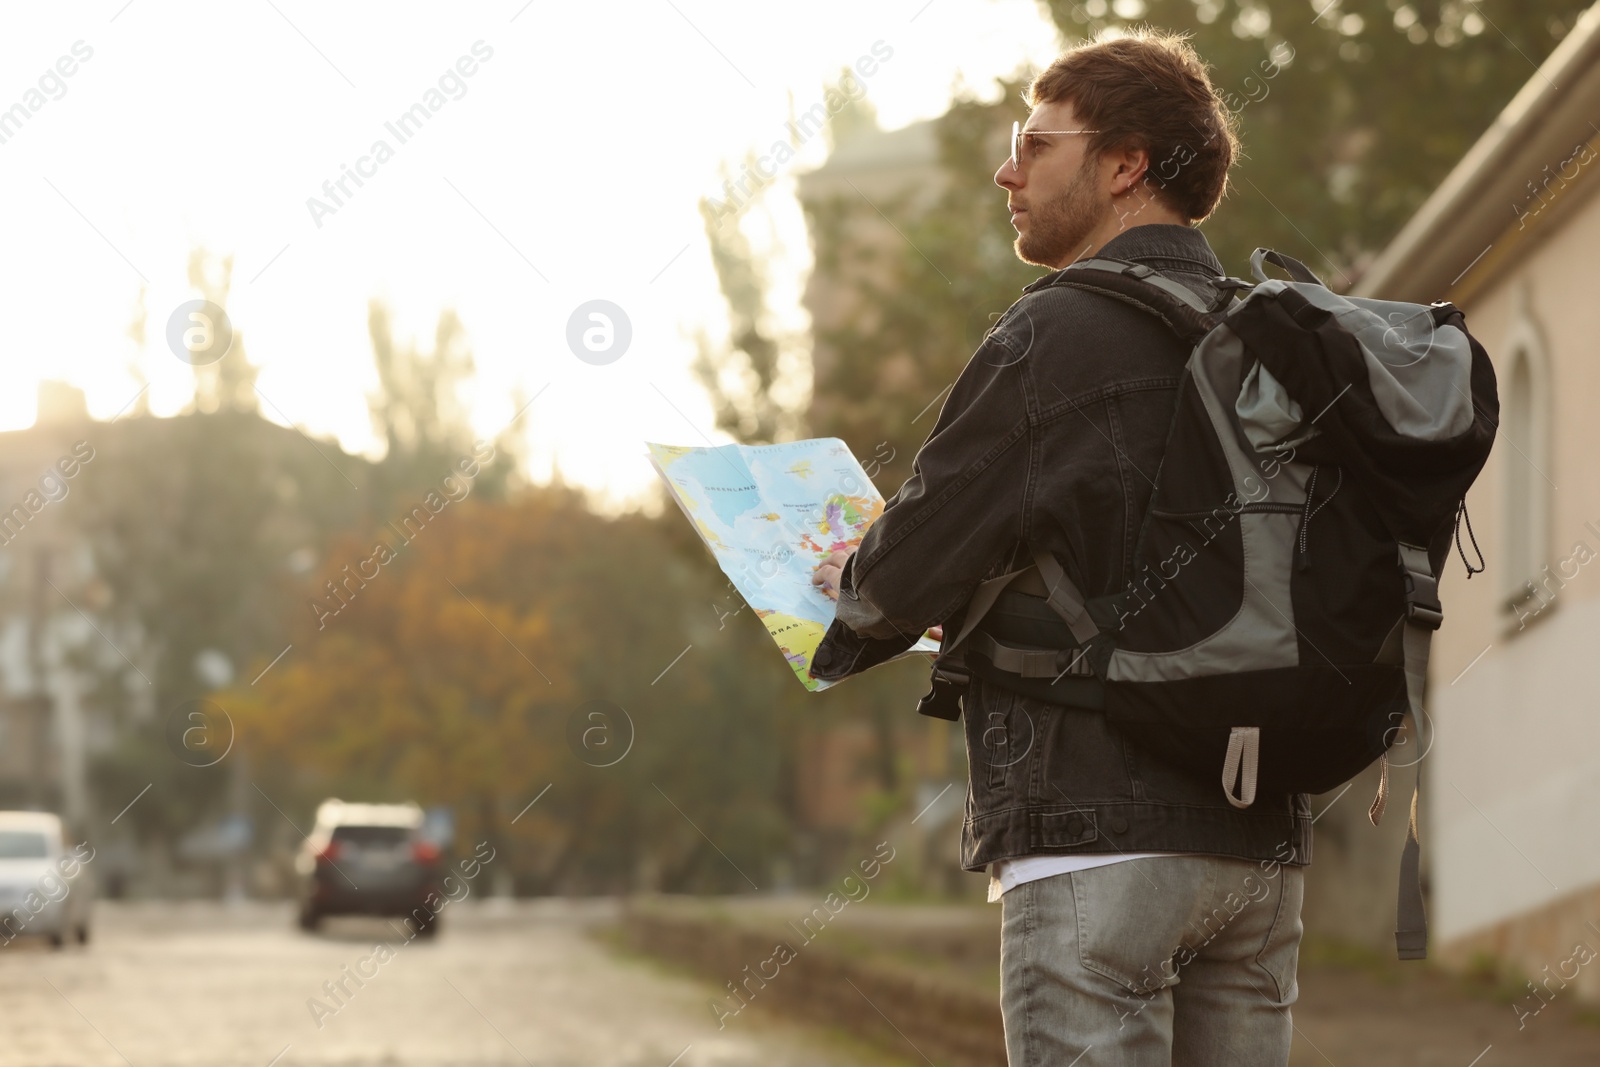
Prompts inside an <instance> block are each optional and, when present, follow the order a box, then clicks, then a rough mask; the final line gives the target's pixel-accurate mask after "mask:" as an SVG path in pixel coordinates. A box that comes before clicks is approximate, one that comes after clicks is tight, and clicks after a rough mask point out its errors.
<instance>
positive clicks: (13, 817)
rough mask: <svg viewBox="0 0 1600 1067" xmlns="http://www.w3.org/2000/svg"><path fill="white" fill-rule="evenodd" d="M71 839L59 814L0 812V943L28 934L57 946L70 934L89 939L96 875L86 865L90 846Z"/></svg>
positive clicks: (91, 857) (91, 850)
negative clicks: (47, 940) (72, 841)
mask: <svg viewBox="0 0 1600 1067" xmlns="http://www.w3.org/2000/svg"><path fill="white" fill-rule="evenodd" d="M70 840H71V839H70V836H69V835H68V833H67V830H66V827H65V826H64V825H63V824H62V821H61V817H60V816H59V815H52V814H49V813H48V812H42V811H0V947H4V946H5V945H8V944H10V943H11V942H12V941H13V940H15V939H16V938H18V937H26V936H43V937H48V938H49V939H50V944H52V945H53V946H55V947H57V948H60V947H61V946H62V945H63V944H65V943H66V940H67V938H68V937H69V936H70V937H75V938H77V939H78V943H79V944H83V943H85V942H87V941H88V940H89V911H90V907H91V905H92V903H93V897H94V880H93V879H92V878H90V877H89V876H88V875H87V874H86V873H85V872H84V866H85V865H86V864H87V863H88V862H89V861H90V860H92V859H94V849H93V848H91V847H90V846H89V844H88V843H87V842H81V843H69V842H70Z"/></svg>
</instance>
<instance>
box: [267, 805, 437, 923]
mask: <svg viewBox="0 0 1600 1067" xmlns="http://www.w3.org/2000/svg"><path fill="white" fill-rule="evenodd" d="M295 870H296V872H297V873H298V874H299V875H300V878H299V893H298V896H299V903H300V927H301V929H303V930H315V929H317V928H318V927H319V926H320V925H321V923H322V920H323V919H324V918H325V917H326V916H329V915H392V916H401V917H406V918H410V919H411V920H412V922H413V925H414V926H415V928H416V930H417V933H418V934H419V935H421V936H425V937H431V936H432V935H433V934H435V933H437V932H438V929H439V917H438V914H437V908H438V905H439V903H440V901H439V897H438V892H439V878H440V874H441V857H440V850H439V847H438V846H437V845H436V844H434V843H433V842H431V841H429V840H427V839H426V838H425V837H423V835H422V809H421V808H420V807H418V806H417V805H416V804H351V803H346V802H345V801H342V800H325V801H323V802H322V803H321V804H320V805H318V807H317V821H316V825H315V826H314V827H313V828H312V830H311V836H310V837H308V838H306V840H305V843H304V844H303V845H301V846H300V853H299V855H297V856H296V857H295ZM430 896H431V897H432V898H433V904H434V906H433V907H429V906H428V899H429V897H430Z"/></svg>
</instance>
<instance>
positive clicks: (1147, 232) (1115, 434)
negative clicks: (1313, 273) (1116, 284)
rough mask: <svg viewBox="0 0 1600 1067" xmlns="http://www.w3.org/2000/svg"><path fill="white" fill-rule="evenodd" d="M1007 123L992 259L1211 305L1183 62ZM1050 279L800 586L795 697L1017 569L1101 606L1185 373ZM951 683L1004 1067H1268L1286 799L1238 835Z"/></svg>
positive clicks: (1214, 800) (1068, 75)
mask: <svg viewBox="0 0 1600 1067" xmlns="http://www.w3.org/2000/svg"><path fill="white" fill-rule="evenodd" d="M1029 103H1030V105H1031V108H1032V111H1031V114H1030V116H1029V118H1028V120H1027V122H1026V123H1025V124H1024V129H1023V131H1022V134H1021V136H1020V138H1018V139H1017V140H1016V142H1014V143H1013V148H1012V158H1011V159H1009V160H1007V161H1006V162H1005V163H1002V164H1001V166H1000V169H999V170H998V171H997V172H996V173H995V183H996V184H997V185H999V186H1000V187H1001V188H1003V189H1004V190H1006V193H1007V196H1008V207H1009V208H1010V211H1011V218H1012V223H1013V225H1014V226H1015V227H1016V230H1017V239H1016V253H1017V255H1018V256H1019V257H1020V258H1021V259H1023V260H1024V261H1026V262H1028V263H1033V264H1037V265H1039V266H1043V267H1049V268H1056V269H1060V268H1064V267H1066V266H1067V265H1068V264H1070V263H1072V262H1074V261H1076V260H1078V259H1082V258H1087V257H1089V256H1098V257H1104V258H1110V259H1119V260H1126V261H1131V262H1134V263H1139V264H1143V265H1145V266H1148V267H1150V268H1152V269H1154V270H1156V271H1159V272H1160V273H1161V274H1163V275H1164V276H1165V277H1167V278H1168V279H1171V280H1173V281H1176V282H1178V283H1179V284H1182V285H1185V286H1187V287H1189V288H1190V289H1191V290H1193V291H1194V292H1195V293H1196V294H1197V295H1198V296H1200V297H1201V298H1202V299H1204V300H1206V301H1207V302H1208V303H1209V302H1211V301H1213V300H1215V299H1216V297H1217V296H1218V289H1217V286H1216V284H1215V281H1216V279H1218V278H1220V277H1221V276H1223V275H1224V271H1223V269H1222V264H1221V263H1220V262H1218V260H1217V258H1216V256H1215V255H1214V254H1213V252H1212V251H1211V248H1210V245H1209V244H1208V243H1207V242H1206V239H1205V238H1204V237H1203V236H1202V235H1201V234H1200V232H1199V231H1198V230H1197V229H1195V228H1194V226H1195V224H1196V223H1198V222H1199V221H1200V220H1202V219H1204V218H1205V217H1206V216H1207V215H1209V214H1210V213H1211V211H1212V210H1213V209H1214V208H1215V207H1216V205H1217V203H1218V202H1219V201H1220V200H1221V198H1222V196H1223V193H1224V191H1225V189H1226V185H1227V173H1228V169H1229V167H1230V166H1231V164H1232V162H1233V159H1234V156H1235V154H1236V151H1237V147H1238V144H1237V141H1236V140H1235V137H1234V133H1233V130H1232V127H1231V116H1230V115H1229V113H1228V111H1227V109H1226V108H1225V107H1224V106H1223V104H1222V102H1221V101H1220V99H1219V98H1218V95H1217V93H1216V91H1215V90H1214V88H1213V87H1212V85H1211V82H1210V80H1209V79H1208V77H1207V75H1206V72H1205V67H1204V64H1203V63H1202V62H1201V60H1200V59H1199V57H1198V56H1196V55H1195V53H1194V51H1193V50H1192V49H1191V48H1190V47H1189V45H1188V44H1187V43H1186V42H1185V41H1184V40H1182V39H1181V38H1177V37H1172V36H1167V35H1162V34H1156V33H1139V34H1134V35H1132V36H1126V37H1120V38H1102V39H1100V40H1097V41H1095V42H1092V43H1088V44H1085V45H1083V46H1081V47H1077V48H1074V49H1072V50H1070V51H1068V52H1066V53H1064V54H1063V55H1061V56H1060V57H1059V58H1057V59H1056V60H1055V62H1053V63H1052V64H1051V65H1050V67H1049V68H1048V69H1047V70H1046V71H1044V73H1043V74H1041V75H1040V76H1039V77H1038V78H1037V79H1036V80H1035V81H1034V82H1033V84H1032V86H1031V87H1030V90H1029ZM1052 277H1054V275H1050V276H1047V277H1046V278H1043V279H1040V280H1039V281H1037V282H1034V283H1032V284H1030V285H1029V286H1027V287H1026V288H1025V289H1024V295H1023V296H1022V297H1021V299H1019V300H1018V301H1017V302H1016V304H1014V305H1013V306H1012V307H1011V309H1010V310H1009V311H1008V312H1007V313H1006V315H1005V316H1004V317H1003V318H1002V319H1001V320H1000V322H999V323H998V324H997V325H996V327H995V328H994V330H993V331H992V332H991V333H990V335H989V336H988V337H987V338H986V339H985V341H984V342H983V344H982V346H981V347H980V348H979V349H978V351H977V352H976V353H975V354H974V356H973V357H972V359H971V361H970V362H969V363H968V364H967V366H966V368H965V369H964V370H963V372H962V374H961V376H960V378H959V379H958V380H957V382H956V384H955V386H954V387H953V389H952V391H951V394H950V397H949V399H948V400H947V401H946V403H945V405H944V408H943V410H942V411H941V412H940V414H939V420H938V423H937V424H936V425H935V426H934V428H933V431H932V433H931V434H930V436H929V437H928V440H927V441H926V442H925V443H924V445H923V446H922V449H921V450H920V451H919V452H918V454H917V456H916V459H915V461H914V462H913V472H912V475H911V477H910V478H909V479H908V480H907V481H906V483H905V484H904V485H903V486H902V487H901V489H900V491H899V492H898V493H896V494H895V495H894V497H893V498H892V499H891V500H890V501H889V504H888V507H887V509H886V511H885V513H884V515H883V517H882V518H881V519H880V520H879V521H878V522H877V523H876V524H875V525H874V526H873V527H872V528H871V530H870V531H869V532H868V533H867V535H866V536H865V537H864V538H863V539H862V542H861V545H860V549H859V551H857V552H853V553H843V552H841V553H835V554H834V556H833V557H832V558H831V559H830V560H829V561H828V562H827V563H825V564H823V565H822V566H821V567H819V568H818V570H817V572H816V574H815V576H814V578H813V581H814V582H815V583H817V584H820V585H822V586H823V587H824V588H825V589H827V590H828V591H829V593H830V595H833V596H835V597H836V598H837V599H838V602H839V606H838V616H837V619H836V621H835V622H834V624H833V625H832V626H831V627H830V629H829V631H828V634H827V636H826V638H825V639H824V641H823V643H822V645H821V647H820V648H819V649H818V652H817V655H816V657H815V662H814V664H813V668H812V669H813V673H814V674H815V675H816V676H817V677H822V678H828V679H837V678H842V677H846V676H848V675H850V674H854V673H858V672H859V671H862V670H865V669H867V668H868V667H871V666H873V665H875V664H877V663H881V662H883V661H885V660H886V659H889V658H891V657H892V656H894V655H896V654H898V653H900V652H902V651H904V650H905V649H906V648H907V647H909V645H910V644H911V642H912V639H913V637H914V636H915V635H917V634H920V633H921V632H922V631H923V630H925V629H927V628H928V627H930V626H934V625H936V624H945V627H946V630H947V632H948V633H949V635H950V637H954V635H955V632H956V630H955V628H956V627H958V626H959V625H960V621H961V619H962V616H963V614H964V608H965V606H966V605H967V603H968V601H969V599H970V598H971V597H972V595H973V591H974V590H975V589H976V588H977V587H978V585H979V583H980V582H981V581H983V580H985V579H988V578H993V577H996V576H998V575H1001V574H1006V573H1009V572H1011V571H1015V570H1019V569H1021V568H1024V567H1026V566H1028V563H1029V561H1030V559H1031V558H1032V557H1031V552H1032V551H1033V550H1034V549H1044V550H1046V551H1048V552H1050V553H1052V554H1053V555H1054V556H1055V558H1056V559H1057V560H1058V561H1059V562H1060V563H1061V565H1062V566H1063V567H1064V568H1065V571H1066V574H1067V576H1068V577H1069V578H1070V579H1071V580H1072V581H1073V583H1074V584H1075V585H1076V586H1077V588H1078V589H1079V590H1081V591H1082V593H1083V594H1084V595H1085V596H1086V597H1096V596H1102V595H1107V594H1112V593H1115V592H1117V591H1118V590H1120V589H1124V588H1126V587H1127V585H1128V582H1129V579H1130V575H1129V574H1128V570H1129V559H1130V556H1131V554H1132V552H1133V548H1134V542H1135V539H1136V537H1137V536H1138V533H1139V523H1140V521H1141V519H1142V518H1143V516H1144V513H1145V508H1146V505H1147V503H1148V501H1149V499H1150V494H1151V489H1152V481H1151V479H1152V478H1153V477H1154V476H1155V473H1156V470H1157V468H1158V467H1159V465H1160V463H1161V458H1162V452H1163V446H1164V438H1165V434H1166V431H1167V428H1168V425H1169V423H1170V421H1171V418H1172V413H1173V408H1174V404H1175V398H1176V391H1177V386H1178V383H1179V378H1180V375H1181V373H1182V370H1183V365H1184V362H1185V359H1186V358H1187V355H1188V350H1187V347H1186V346H1185V344H1184V343H1183V342H1182V341H1180V340H1179V339H1178V338H1177V337H1176V335H1174V334H1173V333H1172V332H1170V331H1169V330H1168V328H1167V327H1166V326H1165V325H1163V324H1162V323H1161V322H1160V321H1159V320H1157V319H1156V318H1154V317H1153V316H1151V315H1149V314H1147V313H1145V312H1143V311H1141V310H1139V309H1136V308H1134V307H1131V306H1128V305H1126V304H1123V303H1121V302H1119V301H1117V300H1114V299H1111V298H1109V297H1107V296H1105V295H1104V294H1100V293H1090V292H1084V291H1082V290H1076V289H1070V288H1063V287H1054V288H1050V287H1046V285H1045V283H1046V282H1048V281H1049V280H1050V279H1051V278H1052ZM1154 609H1155V608H1154V607H1153V608H1152V610H1154ZM985 618H987V616H986V617H985ZM968 664H969V667H970V669H971V671H972V673H973V675H974V677H973V678H972V681H971V684H970V686H969V688H968V689H967V691H966V693H965V695H964V697H963V698H962V708H963V717H964V719H965V733H966V743H967V753H968V772H969V779H970V785H969V790H968V794H967V805H966V818H965V821H964V825H963V827H962V836H961V862H962V866H963V867H964V868H965V869H967V870H969V871H975V872H977V871H983V870H985V869H986V868H987V869H988V871H989V873H990V876H991V889H990V899H991V900H994V899H997V898H998V899H999V900H1000V901H1001V906H1002V936H1001V1009H1002V1014H1003V1016H1004V1020H1005V1034H1006V1052H1007V1056H1008V1058H1009V1061H1010V1063H1011V1064H1012V1065H1013V1067H1023V1065H1027V1067H1034V1065H1042V1064H1051V1065H1060V1067H1066V1065H1068V1064H1072V1065H1076V1067H1096V1065H1140V1067H1147V1065H1152V1064H1168V1063H1171V1064H1180V1065H1191V1067H1193V1065H1223V1064H1226V1065H1228V1067H1246V1065H1282V1064H1285V1063H1287V1062H1288V1057H1289V1045H1290V1037H1291V1026H1290V1020H1289V1005H1290V1004H1292V1003H1293V1002H1294V1000H1295V998H1296V995H1297V986H1296V980H1295V970H1296V965H1297V962H1298V954H1299V942H1300V933H1301V925H1300V904H1301V895H1302V887H1303V877H1304V871H1303V867H1304V865H1305V864H1307V863H1308V862H1309V861H1310V844H1311V826H1310V811H1309V808H1308V805H1307V803H1306V798H1305V797H1304V796H1303V795H1295V796H1276V797H1272V796H1263V797H1258V798H1257V800H1256V802H1255V804H1253V805H1252V806H1251V807H1249V808H1248V809H1245V810H1237V809H1235V808H1234V807H1232V806H1231V805H1230V804H1229V803H1228V801H1227V799H1226V798H1225V796H1224V794H1223V792H1222V790H1221V789H1220V788H1219V787H1218V784H1217V782H1216V781H1215V780H1214V779H1207V780H1199V779H1196V778H1195V777H1193V776H1192V775H1190V774H1188V773H1186V772H1184V771H1181V770H1179V769H1176V768H1173V767H1171V766H1168V765H1167V764H1164V763H1163V762H1161V761H1159V760H1157V759H1156V758H1154V757H1153V756H1151V755H1150V754H1148V753H1147V752H1145V751H1142V750H1141V749H1140V748H1139V747H1138V746H1136V745H1134V744H1131V743H1129V742H1128V741H1127V740H1125V739H1124V738H1123V737H1122V736H1121V735H1120V734H1118V733H1116V732H1114V731H1113V730H1112V729H1111V728H1110V727H1109V726H1108V725H1107V723H1106V722H1105V720H1104V718H1103V717H1102V716H1101V715H1100V713H1099V712H1097V711H1095V710H1094V709H1093V707H1092V706H1073V705H1072V704H1071V703H1064V702H1059V701H1051V700H1046V699H1042V698H1041V697H1039V696H1036V695H1032V694H1030V693H1029V692H1026V691H1023V689H1024V688H1025V687H1021V688H1019V687H1008V686H1007V685H1006V684H1005V678H1004V676H1002V675H998V674H997V673H996V671H995V670H994V669H992V668H991V669H988V670H985V669H984V667H985V664H984V661H983V658H982V657H981V656H975V655H974V656H969V657H968ZM1090 681H1092V680H1090ZM1084 703H1085V704H1086V705H1089V704H1092V701H1087V700H1086V701H1084Z"/></svg>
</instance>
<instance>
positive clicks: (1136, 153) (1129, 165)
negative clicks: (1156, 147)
mask: <svg viewBox="0 0 1600 1067" xmlns="http://www.w3.org/2000/svg"><path fill="white" fill-rule="evenodd" d="M1113 158H1115V159H1116V161H1117V170H1116V173H1115V174H1114V175H1113V180H1116V179H1122V178H1126V179H1127V185H1126V186H1124V187H1123V188H1121V189H1119V190H1118V192H1123V193H1126V192H1130V191H1132V190H1133V189H1134V188H1136V187H1137V186H1138V185H1139V183H1140V182H1142V181H1143V180H1144V178H1145V176H1146V175H1147V174H1148V173H1149V172H1150V152H1149V151H1148V150H1147V149H1144V148H1140V147H1138V146H1137V145H1129V146H1127V147H1125V148H1120V149H1117V151H1116V154H1115V156H1114V157H1113Z"/></svg>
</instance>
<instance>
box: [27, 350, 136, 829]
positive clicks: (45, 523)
mask: <svg viewBox="0 0 1600 1067" xmlns="http://www.w3.org/2000/svg"><path fill="white" fill-rule="evenodd" d="M88 425H89V420H88V411H87V408H86V406H85V404H84V397H83V393H82V392H81V391H80V390H78V389H75V388H73V387H72V386H69V385H65V384H63V383H60V382H44V383H41V385H40V387H39V415H38V419H37V421H36V422H35V425H34V426H33V427H31V428H29V429H27V430H18V431H13V432H10V433H3V434H0V807H12V808H16V807H23V808H41V809H49V810H55V811H60V812H62V813H64V814H65V815H67V817H68V819H69V820H70V821H71V822H73V823H74V824H82V823H83V822H84V821H85V819H86V817H87V816H88V814H89V797H88V785H87V771H86V767H87V763H86V761H87V757H88V753H89V750H90V748H91V746H92V745H93V744H94V743H96V742H97V741H98V742H99V743H100V744H102V745H103V744H105V743H107V742H108V739H109V736H110V729H109V724H108V723H106V722H102V721H97V720H96V718H95V716H94V714H93V712H92V711H86V709H85V700H84V696H85V691H86V690H87V689H88V688H90V685H89V680H88V678H87V676H86V675H85V672H84V671H83V669H82V668H83V665H82V664H81V663H79V662H78V661H77V658H76V657H75V656H74V650H76V649H77V648H78V646H79V645H80V644H81V638H82V636H83V632H84V631H86V630H88V629H89V627H90V623H89V615H88V614H85V612H88V613H92V612H93V610H94V609H95V607H96V606H98V604H99V603H100V602H101V601H102V600H103V598H104V595H105V590H104V588H103V586H101V585H99V584H98V583H97V582H95V580H94V578H93V574H92V567H91V566H90V562H89V553H88V549H87V546H86V544H85V543H84V540H83V538H82V537H81V536H80V534H79V533H78V532H77V530H76V528H75V527H74V526H73V525H72V523H71V522H69V521H67V517H66V516H67V512H68V510H69V509H68V507H67V506H66V501H67V500H68V498H69V497H70V496H71V495H72V492H73V488H74V480H75V479H76V477H77V475H78V474H79V473H80V472H81V470H82V468H83V465H84V461H83V456H84V455H85V454H86V452H85V449H84V448H83V447H81V446H80V445H79V443H80V442H83V441H84V440H85V434H86V433H87V428H88ZM75 446H78V447H76V450H75ZM88 452H89V453H92V446H89V449H88Z"/></svg>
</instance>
